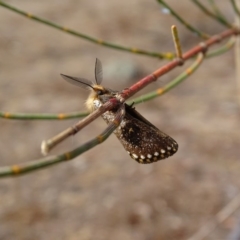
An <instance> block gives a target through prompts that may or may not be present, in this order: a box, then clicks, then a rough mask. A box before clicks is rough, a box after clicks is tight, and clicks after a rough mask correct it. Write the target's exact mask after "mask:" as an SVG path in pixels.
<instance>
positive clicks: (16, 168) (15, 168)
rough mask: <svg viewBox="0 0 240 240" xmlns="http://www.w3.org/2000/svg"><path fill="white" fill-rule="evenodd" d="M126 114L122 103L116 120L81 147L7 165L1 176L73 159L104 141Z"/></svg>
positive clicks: (0, 172)
mask: <svg viewBox="0 0 240 240" xmlns="http://www.w3.org/2000/svg"><path fill="white" fill-rule="evenodd" d="M124 115H125V109H124V105H122V106H121V107H120V108H119V110H118V112H117V113H116V117H115V119H114V121H113V122H112V123H111V124H109V125H108V127H107V128H106V129H105V130H104V131H103V132H102V133H101V134H100V135H98V136H97V137H95V138H94V139H92V140H90V141H88V142H86V143H85V144H83V145H82V146H80V147H77V148H75V149H74V150H72V151H70V152H67V153H63V154H61V155H57V156H56V155H51V156H48V157H44V158H41V159H38V160H35V161H30V162H25V163H22V164H19V165H12V166H7V167H1V168H0V178H1V177H8V176H19V175H22V174H25V173H28V172H32V171H36V170H38V169H42V168H45V167H48V166H51V165H54V164H57V163H60V162H64V161H68V160H71V159H73V158H75V157H77V156H79V155H80V154H82V153H84V152H86V151H87V150H89V149H91V148H93V147H94V146H96V145H97V144H100V143H102V142H104V141H105V140H106V139H107V138H108V137H109V136H110V135H111V134H112V132H113V131H114V130H115V129H116V128H117V127H118V125H119V124H120V122H121V121H122V118H123V117H124Z"/></svg>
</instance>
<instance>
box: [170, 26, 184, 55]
mask: <svg viewBox="0 0 240 240" xmlns="http://www.w3.org/2000/svg"><path fill="white" fill-rule="evenodd" d="M171 29H172V37H173V42H174V47H175V51H176V56H177V57H178V58H180V59H181V58H182V48H181V43H180V40H179V36H178V31H177V27H176V26H175V25H173V26H172V28H171Z"/></svg>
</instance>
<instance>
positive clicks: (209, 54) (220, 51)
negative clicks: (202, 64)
mask: <svg viewBox="0 0 240 240" xmlns="http://www.w3.org/2000/svg"><path fill="white" fill-rule="evenodd" d="M235 42H236V37H235V36H234V37H232V38H230V39H229V41H227V42H226V43H225V44H224V45H223V46H221V47H220V48H218V49H216V50H214V51H209V52H207V54H206V58H211V57H215V56H218V55H221V54H223V53H225V52H227V51H229V50H230V49H231V48H232V47H233V46H234V44H235Z"/></svg>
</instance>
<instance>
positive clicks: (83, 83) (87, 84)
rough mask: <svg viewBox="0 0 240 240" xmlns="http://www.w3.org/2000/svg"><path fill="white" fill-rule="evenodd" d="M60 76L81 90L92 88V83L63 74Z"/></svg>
mask: <svg viewBox="0 0 240 240" xmlns="http://www.w3.org/2000/svg"><path fill="white" fill-rule="evenodd" d="M61 76H62V77H63V79H64V80H66V81H67V82H69V83H71V84H73V85H75V86H78V87H81V88H85V89H89V88H92V85H93V83H92V82H91V81H90V80H88V79H85V78H77V77H71V76H68V75H65V74H61Z"/></svg>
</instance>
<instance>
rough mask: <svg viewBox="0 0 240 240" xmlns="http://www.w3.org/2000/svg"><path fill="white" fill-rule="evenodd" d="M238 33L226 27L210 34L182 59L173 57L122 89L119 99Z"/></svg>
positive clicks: (238, 32) (135, 91)
mask: <svg viewBox="0 0 240 240" xmlns="http://www.w3.org/2000/svg"><path fill="white" fill-rule="evenodd" d="M238 34H240V30H239V29H228V30H226V31H224V32H222V33H220V34H218V35H214V36H212V37H211V38H209V39H208V40H207V41H205V42H202V43H200V44H199V45H198V46H196V47H193V48H192V49H190V50H189V51H187V52H186V53H185V54H183V57H182V59H175V60H173V61H171V62H169V63H167V64H166V65H164V66H163V67H161V68H159V69H157V70H156V71H154V72H153V73H152V74H150V75H148V76H146V77H145V78H143V79H141V80H140V81H138V82H137V83H136V84H134V85H132V86H131V87H129V88H127V89H126V90H124V91H122V93H121V101H125V100H126V99H128V98H130V97H131V96H133V95H134V94H135V93H137V92H138V91H140V90H141V89H143V88H144V87H146V86H147V85H148V84H150V83H151V82H154V81H156V80H157V78H159V77H160V76H162V75H164V74H165V73H167V72H169V71H170V70H172V69H173V68H175V67H177V66H179V65H180V64H182V63H183V62H184V61H186V60H187V59H189V58H192V57H194V56H195V55H197V54H198V53H199V52H205V51H206V50H207V49H208V47H209V46H211V45H213V44H215V43H218V42H220V41H222V40H223V39H225V38H228V37H230V36H232V35H238Z"/></svg>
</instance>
